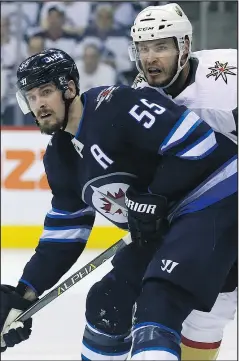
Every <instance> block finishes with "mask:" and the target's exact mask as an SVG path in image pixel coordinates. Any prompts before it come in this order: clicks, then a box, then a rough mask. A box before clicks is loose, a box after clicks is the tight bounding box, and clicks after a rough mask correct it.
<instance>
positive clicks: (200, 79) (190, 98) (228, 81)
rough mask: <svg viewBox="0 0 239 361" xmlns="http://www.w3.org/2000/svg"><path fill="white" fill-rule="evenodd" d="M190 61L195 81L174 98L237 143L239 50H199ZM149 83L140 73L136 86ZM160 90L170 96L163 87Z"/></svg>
mask: <svg viewBox="0 0 239 361" xmlns="http://www.w3.org/2000/svg"><path fill="white" fill-rule="evenodd" d="M190 62H191V65H192V68H193V72H192V79H191V82H190V84H189V85H188V86H187V87H186V88H185V89H184V90H183V91H182V92H181V93H180V94H179V95H178V96H176V97H175V98H174V99H172V100H173V101H174V102H175V103H176V104H178V105H186V106H187V107H188V108H189V109H191V110H193V111H195V113H196V114H198V115H199V116H200V117H201V118H202V119H203V120H205V121H206V122H207V123H208V124H209V125H210V126H211V127H212V128H213V129H214V130H215V131H217V132H220V133H222V134H224V135H226V136H227V137H228V138H230V139H231V140H233V141H234V142H237V114H238V113H237V50H236V49H215V50H202V51H197V52H195V53H192V55H191V60H190ZM147 86H149V85H148V83H147V81H146V80H145V78H144V76H143V74H141V73H140V74H138V76H137V77H136V79H135V81H134V83H133V86H132V87H133V88H135V89H137V88H144V87H147ZM157 90H158V91H159V92H160V93H161V94H164V95H165V96H167V95H166V94H165V92H164V91H163V90H162V89H157ZM169 97H170V96H169ZM170 98H171V97H170Z"/></svg>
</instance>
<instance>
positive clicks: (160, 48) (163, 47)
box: [156, 45, 168, 51]
mask: <svg viewBox="0 0 239 361" xmlns="http://www.w3.org/2000/svg"><path fill="white" fill-rule="evenodd" d="M167 49H168V48H167V46H166V45H158V46H157V47H156V50H157V51H164V50H167Z"/></svg>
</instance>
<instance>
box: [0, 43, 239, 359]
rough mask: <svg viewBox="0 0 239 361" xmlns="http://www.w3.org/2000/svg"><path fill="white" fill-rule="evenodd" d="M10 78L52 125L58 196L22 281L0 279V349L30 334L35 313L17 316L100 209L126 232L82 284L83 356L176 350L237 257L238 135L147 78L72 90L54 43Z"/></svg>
mask: <svg viewBox="0 0 239 361" xmlns="http://www.w3.org/2000/svg"><path fill="white" fill-rule="evenodd" d="M17 78H18V89H19V90H18V93H17V98H18V102H19V105H20V107H21V109H22V110H23V112H24V113H27V112H32V114H33V116H34V117H35V118H36V122H37V125H38V126H39V127H40V130H41V132H42V133H46V134H52V135H53V136H52V139H51V142H50V143H49V145H48V147H47V150H46V153H45V156H44V165H45V170H46V174H47V177H48V182H49V185H50V187H51V190H52V194H53V198H52V209H51V210H50V211H49V212H48V213H47V215H46V218H45V222H44V231H43V234H42V236H41V238H40V241H39V245H38V246H37V248H36V252H35V254H34V255H33V256H32V258H31V259H30V260H29V262H28V263H27V264H26V266H25V268H24V270H23V274H22V276H21V278H20V280H19V283H18V285H17V286H16V287H13V286H8V285H3V286H1V298H2V302H1V348H2V351H4V350H5V349H6V347H11V346H14V345H15V344H17V343H19V342H21V341H23V340H25V339H27V338H28V337H29V335H30V333H31V320H30V321H26V322H25V323H24V325H23V324H21V323H20V324H19V323H16V322H14V319H15V318H16V317H17V315H18V314H19V313H20V312H21V311H22V310H24V309H26V308H27V307H29V305H30V304H31V303H32V301H33V300H35V299H36V298H37V297H39V296H40V295H41V294H42V293H43V292H44V291H45V290H47V289H49V288H51V287H52V286H53V285H54V284H55V283H56V282H57V281H58V280H59V279H60V277H61V276H62V275H63V274H64V273H65V272H66V271H67V270H68V269H69V268H70V267H71V266H72V265H73V263H74V262H75V261H76V260H77V258H78V257H79V256H80V254H81V253H82V251H83V250H84V247H85V244H86V242H87V239H88V237H89V234H90V231H91V229H92V227H93V223H94V217H95V211H98V212H100V213H101V214H103V215H104V216H105V217H107V218H108V219H109V220H110V221H111V222H113V223H114V224H115V225H117V226H118V227H121V228H123V229H128V228H129V230H130V232H131V238H132V243H131V244H130V245H129V246H127V247H125V248H124V249H122V250H121V251H120V252H119V253H117V254H116V256H115V257H114V259H113V261H112V264H113V269H112V271H111V272H109V274H107V275H106V276H105V277H103V279H102V280H101V281H100V282H97V283H96V284H95V285H94V286H93V287H92V288H91V290H90V291H89V293H88V296H87V300H86V319H87V325H86V327H85V332H84V337H83V345H82V359H86V360H99V359H104V360H113V359H117V360H124V359H126V358H127V356H128V352H129V350H130V348H131V345H132V355H131V359H132V360H137V359H145V360H149V359H150V360H177V359H180V358H181V356H180V333H181V328H182V323H183V321H184V320H185V318H186V317H187V316H188V315H189V313H190V312H191V311H192V310H193V309H198V310H203V311H208V310H210V309H211V307H212V306H213V303H214V302H215V300H216V297H217V295H218V293H219V292H220V290H221V287H222V285H223V283H224V281H225V279H226V277H227V274H228V272H229V270H230V268H231V266H232V265H233V264H234V262H235V259H236V257H237V225H236V223H237V196H236V192H237V179H236V173H237V166H236V165H237V164H236V152H237V149H236V146H235V144H234V143H232V142H231V141H230V140H228V139H227V138H226V137H224V136H223V135H221V134H217V133H215V132H214V131H213V130H212V129H211V128H210V127H209V125H207V124H206V123H205V122H204V121H203V120H202V119H200V117H199V116H197V115H196V114H195V113H194V112H192V111H190V110H188V109H187V108H186V107H185V106H178V105H176V104H174V103H173V102H172V101H171V100H170V99H167V98H166V97H163V96H162V97H160V95H159V94H158V92H156V91H155V90H153V89H148V88H147V89H143V90H140V91H139V90H134V89H132V88H130V87H124V86H122V87H113V86H111V87H100V88H93V89H91V90H89V91H88V92H86V93H83V94H82V95H81V96H79V92H80V88H79V87H80V84H79V74H78V71H77V68H76V66H75V63H74V61H73V60H72V59H71V58H70V57H69V55H67V54H66V53H64V52H63V51H60V50H57V49H50V50H46V51H44V52H42V53H39V54H36V55H34V56H32V57H30V58H28V59H27V60H25V61H24V62H23V63H22V64H21V65H20V66H19V68H18V72H17ZM106 204H107V207H106V206H105V205H106ZM36 206H37V205H36ZM225 234H227V237H225ZM225 239H227V240H228V241H227V242H225ZM79 307H80V305H79ZM102 310H103V312H102ZM133 310H134V314H133ZM132 316H133V325H132ZM46 327H47V325H46Z"/></svg>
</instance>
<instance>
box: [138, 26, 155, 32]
mask: <svg viewBox="0 0 239 361" xmlns="http://www.w3.org/2000/svg"><path fill="white" fill-rule="evenodd" d="M153 29H154V26H150V27H148V26H147V27H145V28H138V31H147V30H153Z"/></svg>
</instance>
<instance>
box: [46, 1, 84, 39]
mask: <svg viewBox="0 0 239 361" xmlns="http://www.w3.org/2000/svg"><path fill="white" fill-rule="evenodd" d="M55 6H57V7H58V8H61V9H62V11H63V12H64V13H65V24H64V30H67V31H69V32H71V33H73V34H82V32H83V31H84V29H85V28H86V26H88V24H89V19H90V15H91V3H89V2H78V1H63V2H56V1H49V2H46V3H45V4H43V6H42V10H41V19H40V23H41V25H42V27H43V28H44V27H45V23H46V17H47V13H48V11H49V9H50V8H51V7H55Z"/></svg>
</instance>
